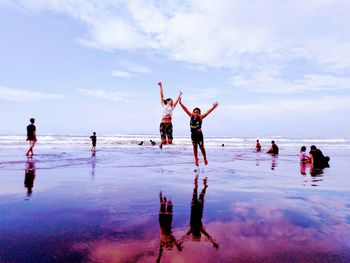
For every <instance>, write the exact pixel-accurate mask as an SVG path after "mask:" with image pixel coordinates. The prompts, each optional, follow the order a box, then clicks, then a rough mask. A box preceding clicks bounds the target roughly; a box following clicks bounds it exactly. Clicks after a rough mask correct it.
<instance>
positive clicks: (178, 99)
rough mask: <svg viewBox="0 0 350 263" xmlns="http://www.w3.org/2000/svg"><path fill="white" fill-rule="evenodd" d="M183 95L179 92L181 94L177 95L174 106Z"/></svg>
mask: <svg viewBox="0 0 350 263" xmlns="http://www.w3.org/2000/svg"><path fill="white" fill-rule="evenodd" d="M181 96H182V92H181V91H180V92H179V96H178V97H177V99H176V100H175V102H174V108H175V107H176V105H177V103H178V102H179V101H180V100H181Z"/></svg>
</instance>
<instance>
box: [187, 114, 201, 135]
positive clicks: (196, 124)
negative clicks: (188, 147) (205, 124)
mask: <svg viewBox="0 0 350 263" xmlns="http://www.w3.org/2000/svg"><path fill="white" fill-rule="evenodd" d="M190 127H191V132H198V131H201V128H202V120H201V118H200V117H199V116H198V117H197V118H195V117H193V116H192V117H191V121H190Z"/></svg>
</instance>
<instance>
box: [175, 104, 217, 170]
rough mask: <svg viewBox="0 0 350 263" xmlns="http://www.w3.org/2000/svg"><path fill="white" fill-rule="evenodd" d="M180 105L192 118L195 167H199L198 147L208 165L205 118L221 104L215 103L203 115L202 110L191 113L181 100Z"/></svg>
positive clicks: (196, 109) (197, 109)
mask: <svg viewBox="0 0 350 263" xmlns="http://www.w3.org/2000/svg"><path fill="white" fill-rule="evenodd" d="M180 105H181V107H182V109H183V110H184V111H185V112H186V113H187V115H188V116H189V117H190V118H191V121H190V128H191V139H192V145H193V155H194V162H195V165H196V166H198V145H199V148H200V149H201V152H202V154H203V159H204V164H205V165H207V164H208V160H207V156H206V153H205V148H204V139H203V133H202V121H203V119H204V118H205V117H207V116H208V114H209V113H211V112H212V111H213V110H214V109H215V108H216V107H217V106H218V105H219V103H218V102H215V103H214V104H213V106H212V107H211V108H210V109H209V110H208V111H207V112H205V113H204V114H201V110H200V109H199V108H194V109H193V112H192V113H191V112H190V111H189V110H188V109H187V108H186V106H185V105H183V104H182V101H181V99H180Z"/></svg>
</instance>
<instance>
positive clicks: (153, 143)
mask: <svg viewBox="0 0 350 263" xmlns="http://www.w3.org/2000/svg"><path fill="white" fill-rule="evenodd" d="M149 141H150V143H151V144H152V146H154V145H156V144H157V143H156V142H155V141H152V140H149Z"/></svg>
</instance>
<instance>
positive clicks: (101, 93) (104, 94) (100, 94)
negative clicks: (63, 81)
mask: <svg viewBox="0 0 350 263" xmlns="http://www.w3.org/2000/svg"><path fill="white" fill-rule="evenodd" d="M77 91H78V92H79V93H80V94H83V95H86V96H90V97H94V98H99V99H105V100H110V101H124V102H125V101H129V100H130V99H131V98H133V97H135V96H138V94H134V93H127V92H119V91H105V90H102V89H77Z"/></svg>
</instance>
